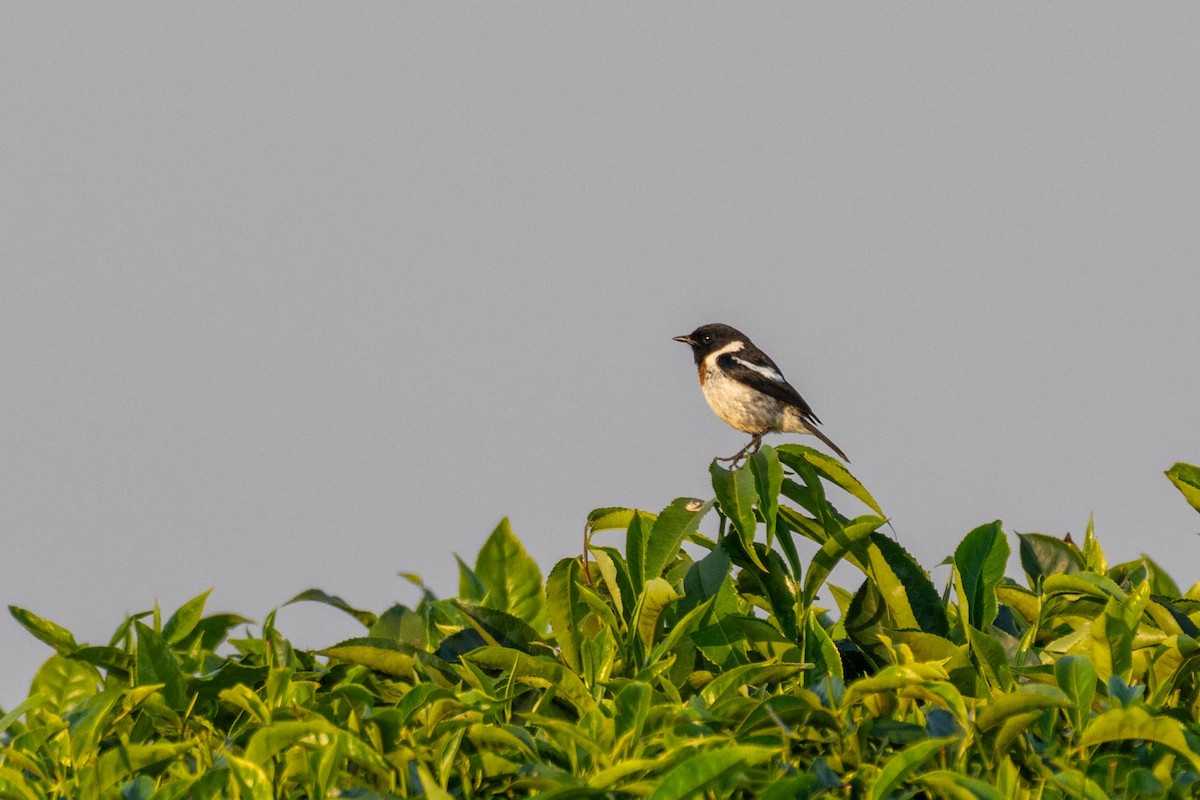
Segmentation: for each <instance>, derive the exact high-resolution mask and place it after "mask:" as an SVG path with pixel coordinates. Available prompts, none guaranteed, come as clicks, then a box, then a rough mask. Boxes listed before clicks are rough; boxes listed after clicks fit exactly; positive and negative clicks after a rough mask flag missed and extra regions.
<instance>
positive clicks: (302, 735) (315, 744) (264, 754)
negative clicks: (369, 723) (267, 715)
mask: <svg viewBox="0 0 1200 800" xmlns="http://www.w3.org/2000/svg"><path fill="white" fill-rule="evenodd" d="M344 735H345V734H343V733H342V732H341V731H340V730H338V729H337V728H336V727H334V726H333V725H331V724H330V723H329V722H327V721H326V720H325V719H324V718H322V717H314V718H312V719H307V720H283V721H280V722H276V723H273V724H271V725H267V726H265V727H262V728H259V729H258V730H257V731H255V733H254V735H253V736H251V737H250V742H249V743H248V744H247V745H246V753H245V755H246V760H247V761H250V762H252V763H254V764H257V765H259V766H266V765H267V763H268V762H269V761H270V760H271V759H272V758H274V757H275V756H276V755H278V754H279V753H281V752H283V751H284V750H287V749H288V748H290V747H292V746H294V745H297V744H301V745H306V746H308V747H312V748H325V747H329V746H330V745H331V744H332V743H333V741H334V740H335V739H337V738H339V737H342V736H344Z"/></svg>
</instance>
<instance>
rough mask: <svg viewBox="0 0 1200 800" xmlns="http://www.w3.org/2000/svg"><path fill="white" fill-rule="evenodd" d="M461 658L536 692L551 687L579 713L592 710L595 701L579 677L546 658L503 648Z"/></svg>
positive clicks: (486, 650)
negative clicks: (520, 683) (506, 676)
mask: <svg viewBox="0 0 1200 800" xmlns="http://www.w3.org/2000/svg"><path fill="white" fill-rule="evenodd" d="M463 659H464V660H466V661H469V662H471V663H472V664H476V665H478V666H481V667H487V668H490V669H499V670H504V671H506V672H508V673H509V674H510V675H511V676H512V678H513V679H514V680H517V681H520V682H522V683H525V684H528V685H530V686H535V687H537V688H539V689H549V688H550V687H552V686H553V687H555V688H556V689H557V691H558V693H559V695H560V696H561V697H564V698H566V699H567V700H568V701H569V702H570V703H571V704H572V705H574V706H575V708H576V709H577V710H578V711H580V712H583V713H586V712H588V711H591V710H592V709H594V708H596V700H595V698H593V697H592V695H591V693H590V692H589V691H588V689H587V686H585V685H584V683H583V681H582V680H580V678H579V676H578V675H577V674H576V673H575V672H572V671H571V670H569V669H566V668H565V667H563V665H561V664H559V663H557V662H555V661H551V660H549V659H548V658H538V657H535V656H531V655H527V654H525V653H522V652H521V651H520V650H512V649H510V648H507V647H495V646H488V647H480V648H477V649H475V650H472V651H471V652H470V653H468V654H466V655H465V656H463Z"/></svg>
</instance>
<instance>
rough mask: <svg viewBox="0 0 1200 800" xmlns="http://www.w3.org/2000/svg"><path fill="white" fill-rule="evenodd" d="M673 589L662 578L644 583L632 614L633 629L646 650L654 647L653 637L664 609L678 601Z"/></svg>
mask: <svg viewBox="0 0 1200 800" xmlns="http://www.w3.org/2000/svg"><path fill="white" fill-rule="evenodd" d="M678 597H679V595H678V594H676V592H675V589H674V588H672V587H671V584H670V583H668V582H667V581H665V580H663V579H662V578H651V579H650V580H648V581H646V588H645V589H643V590H642V596H641V597H639V598H638V605H637V609H636V611H635V612H634V628H635V629H636V630H637V632H638V637H639V638H640V639H641V640H642V644H643V645H645V647H646V650H650V648H652V647H653V646H654V635H655V633H656V632H657V630H658V620H659V618H660V617H661V616H662V613H663V611H664V610H666V607H667V606H668V605H670V604H671V603H673V602H674V601H675V600H676V599H678Z"/></svg>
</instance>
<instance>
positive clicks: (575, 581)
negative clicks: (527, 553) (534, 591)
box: [546, 558, 588, 672]
mask: <svg viewBox="0 0 1200 800" xmlns="http://www.w3.org/2000/svg"><path fill="white" fill-rule="evenodd" d="M580 576H581V570H580V567H579V559H577V558H564V559H562V560H561V561H559V562H558V563H557V564H555V565H554V569H552V570H550V576H549V577H548V578H546V600H547V614H548V616H549V618H550V630H551V631H553V633H554V641H555V642H556V643H557V644H558V649H559V651H560V652H561V654H562V658H563V660H564V661H566V662H567V666H568V667H570V668H571V669H572V670H574V671H575V672H580V671H581V670H582V665H581V662H580V660H579V646H580V643H581V642H582V641H583V632H582V631H581V630H580V625H581V624H582V622H583V619H584V617H586V616H587V615H588V605H587V603H585V602H584V601H583V600H582V599H580V587H579V580H580Z"/></svg>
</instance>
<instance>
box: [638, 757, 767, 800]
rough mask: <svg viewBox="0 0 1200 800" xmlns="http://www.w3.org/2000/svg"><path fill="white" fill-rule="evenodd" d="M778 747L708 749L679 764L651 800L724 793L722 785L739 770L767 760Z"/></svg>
mask: <svg viewBox="0 0 1200 800" xmlns="http://www.w3.org/2000/svg"><path fill="white" fill-rule="evenodd" d="M778 752H779V750H778V749H777V748H774V747H755V746H751V745H731V746H726V747H722V748H720V749H714V750H706V751H704V752H702V753H696V754H695V755H693V756H691V757H689V758H686V759H684V760H683V761H681V762H680V763H678V764H676V765H675V767H673V768H672V769H671V771H670V772H668V773H667V774H666V776H664V777H663V779H662V781H661V782H660V783H659V784H658V786H657V787H656V788H655V789H654V792H653V793H652V794H651V795H650V800H686V799H687V798H694V797H696V796H697V795H699V794H700V793H701V792H715V793H717V794H718V795H720V794H722V792H720V788H721V786H722V782H723V781H724V780H725V779H726V778H728V777H729V776H731V775H732V774H733V773H735V772H736V771H737V770H739V769H741V768H743V767H746V766H753V765H754V764H758V763H760V762H762V761H766V760H767V759H768V758H770V757H771V756H773V755H776V754H777V753H778Z"/></svg>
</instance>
